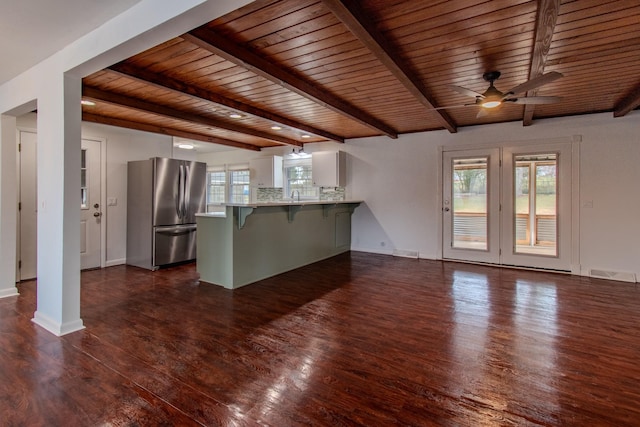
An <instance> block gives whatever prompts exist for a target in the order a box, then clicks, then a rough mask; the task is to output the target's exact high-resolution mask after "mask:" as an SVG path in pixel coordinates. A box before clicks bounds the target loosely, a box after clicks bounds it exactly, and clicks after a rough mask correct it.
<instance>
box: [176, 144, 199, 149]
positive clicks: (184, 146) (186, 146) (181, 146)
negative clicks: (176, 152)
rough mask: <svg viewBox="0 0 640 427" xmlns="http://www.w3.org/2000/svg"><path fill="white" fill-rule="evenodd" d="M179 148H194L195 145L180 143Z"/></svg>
mask: <svg viewBox="0 0 640 427" xmlns="http://www.w3.org/2000/svg"><path fill="white" fill-rule="evenodd" d="M178 148H182V149H183V150H193V149H194V148H195V147H194V146H193V145H192V144H178Z"/></svg>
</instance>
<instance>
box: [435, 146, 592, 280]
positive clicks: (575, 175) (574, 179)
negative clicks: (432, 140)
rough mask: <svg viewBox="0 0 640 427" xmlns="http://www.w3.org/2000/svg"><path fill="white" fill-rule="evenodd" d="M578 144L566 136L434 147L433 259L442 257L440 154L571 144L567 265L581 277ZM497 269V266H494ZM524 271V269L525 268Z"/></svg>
mask: <svg viewBox="0 0 640 427" xmlns="http://www.w3.org/2000/svg"><path fill="white" fill-rule="evenodd" d="M581 141H582V135H572V136H569V137H559V138H546V139H537V140H515V141H500V142H496V143H484V144H470V145H462V144H457V145H454V146H446V147H445V146H439V147H438V162H437V186H438V191H437V192H436V206H437V209H438V215H436V217H437V219H438V220H437V227H438V233H437V237H438V248H437V251H436V258H437V259H440V260H442V259H444V256H443V251H442V248H443V227H444V225H443V219H442V217H443V215H442V208H443V200H442V194H443V161H442V159H443V154H444V152H447V151H461V150H476V149H486V148H500V149H502V148H503V147H507V146H511V147H516V146H520V145H525V146H526V145H544V144H562V143H570V144H571V211H572V219H571V249H570V250H571V266H570V273H571V274H575V275H580V274H581V269H580V142H581ZM498 266H500V265H498ZM525 268H526V267H525Z"/></svg>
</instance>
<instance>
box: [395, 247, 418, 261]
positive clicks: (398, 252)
mask: <svg viewBox="0 0 640 427" xmlns="http://www.w3.org/2000/svg"><path fill="white" fill-rule="evenodd" d="M393 256H400V257H404V258H416V259H418V251H407V250H404V249H394V250H393Z"/></svg>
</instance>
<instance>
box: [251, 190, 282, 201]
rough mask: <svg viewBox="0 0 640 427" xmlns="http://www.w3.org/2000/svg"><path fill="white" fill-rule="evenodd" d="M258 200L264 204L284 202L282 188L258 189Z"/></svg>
mask: <svg viewBox="0 0 640 427" xmlns="http://www.w3.org/2000/svg"><path fill="white" fill-rule="evenodd" d="M256 199H257V200H258V202H262V203H269V202H279V201H281V200H282V188H258V191H257V192H256Z"/></svg>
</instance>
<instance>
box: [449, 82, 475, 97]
mask: <svg viewBox="0 0 640 427" xmlns="http://www.w3.org/2000/svg"><path fill="white" fill-rule="evenodd" d="M448 86H449V88H450V89H451V90H455V91H456V92H458V93H461V94H463V95H466V96H470V97H472V98H476V97H478V96H479V97H481V98H484V95H482V94H481V93H478V92H474V91H472V90H471V89H467V88H466V87H462V86H456V85H448Z"/></svg>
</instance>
